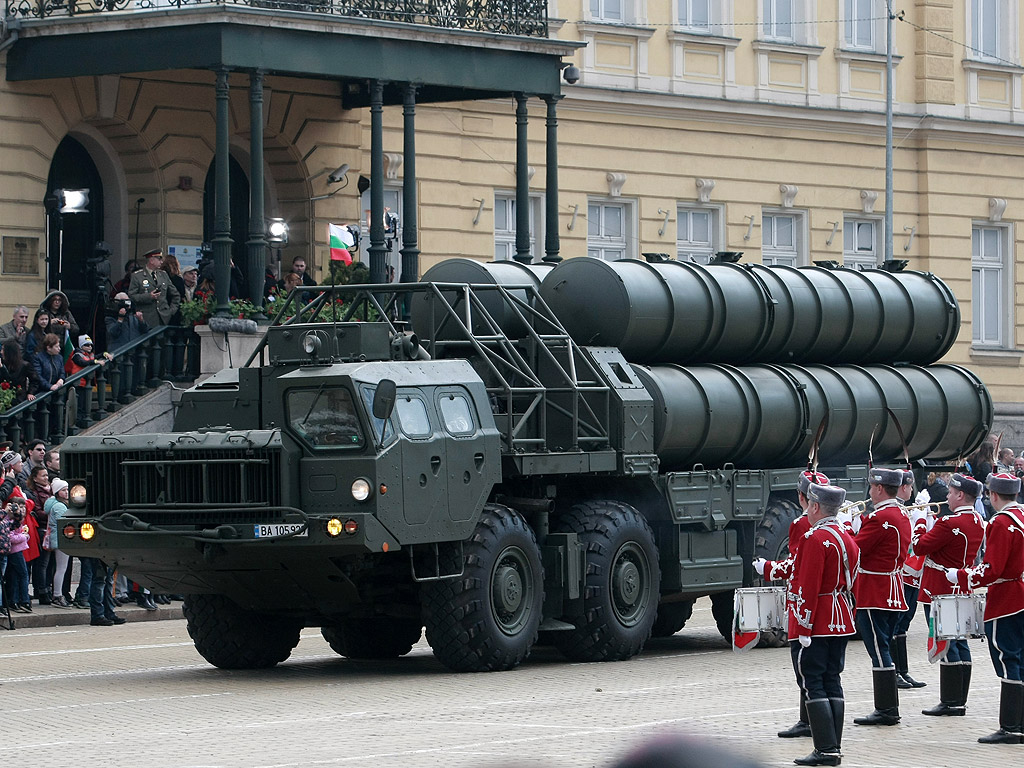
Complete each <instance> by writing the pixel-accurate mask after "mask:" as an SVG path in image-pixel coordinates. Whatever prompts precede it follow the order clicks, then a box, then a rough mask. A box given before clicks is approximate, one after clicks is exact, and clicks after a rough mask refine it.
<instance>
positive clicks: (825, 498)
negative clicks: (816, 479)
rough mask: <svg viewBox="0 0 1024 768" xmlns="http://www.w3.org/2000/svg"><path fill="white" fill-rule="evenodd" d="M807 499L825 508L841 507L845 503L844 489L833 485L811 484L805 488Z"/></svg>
mask: <svg viewBox="0 0 1024 768" xmlns="http://www.w3.org/2000/svg"><path fill="white" fill-rule="evenodd" d="M807 498H808V499H810V500H811V501H816V502H818V503H819V504H821V505H823V506H826V507H841V506H843V502H844V501H846V489H845V488H839V487H837V486H834V485H818V484H816V483H811V484H810V485H809V486H808V487H807Z"/></svg>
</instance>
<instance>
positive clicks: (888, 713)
mask: <svg viewBox="0 0 1024 768" xmlns="http://www.w3.org/2000/svg"><path fill="white" fill-rule="evenodd" d="M871 686H872V688H873V690H874V694H875V711H874V712H872V713H871V714H870V715H868V716H867V717H855V718H854V719H853V722H854V724H855V725H896V724H897V723H898V722H899V721H900V694H899V691H898V690H897V688H896V669H895V668H894V667H887V668H885V669H872V670H871Z"/></svg>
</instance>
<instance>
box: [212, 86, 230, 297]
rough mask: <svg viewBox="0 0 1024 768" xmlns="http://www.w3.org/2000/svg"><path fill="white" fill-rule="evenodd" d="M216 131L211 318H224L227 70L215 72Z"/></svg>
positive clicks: (227, 212)
mask: <svg viewBox="0 0 1024 768" xmlns="http://www.w3.org/2000/svg"><path fill="white" fill-rule="evenodd" d="M215 93H216V96H217V114H216V123H217V126H216V130H217V139H216V147H215V153H216V155H215V158H214V161H215V168H214V181H215V187H216V195H215V197H214V208H213V263H214V275H215V277H216V282H217V290H216V296H215V300H216V304H217V306H216V309H215V314H216V315H217V316H219V317H228V316H229V315H230V314H231V310H230V306H229V304H230V300H231V286H230V283H231V245H232V242H233V241H232V240H231V186H230V181H229V179H228V173H229V171H228V152H229V151H230V150H229V148H228V131H229V130H230V123H229V122H228V99H229V98H230V91H229V89H228V70H227V68H225V67H221V68H219V69H218V70H217V85H216V88H215Z"/></svg>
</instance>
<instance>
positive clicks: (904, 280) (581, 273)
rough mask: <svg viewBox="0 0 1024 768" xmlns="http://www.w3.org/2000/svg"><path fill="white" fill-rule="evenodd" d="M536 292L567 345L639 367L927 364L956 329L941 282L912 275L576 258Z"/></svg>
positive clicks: (956, 315)
mask: <svg viewBox="0 0 1024 768" xmlns="http://www.w3.org/2000/svg"><path fill="white" fill-rule="evenodd" d="M541 297H542V298H543V299H544V301H545V302H546V303H547V304H548V306H550V307H551V309H552V311H553V312H554V314H555V315H556V316H557V317H558V318H559V319H560V320H561V322H562V324H563V325H564V326H565V327H566V330H568V332H569V334H570V335H571V336H572V337H573V339H574V340H575V341H576V342H577V343H579V344H587V345H597V346H614V347H618V348H619V349H620V350H621V351H622V353H623V355H624V356H625V357H626V359H627V360H629V361H631V362H634V363H643V364H656V363H679V364H693V363H704V362H712V363H731V364H743V363H799V364H812V363H828V364H839V363H848V364H855V365H868V364H872V363H894V362H897V363H903V362H906V363H913V364H916V365H929V364H931V363H933V362H935V361H936V360H938V359H939V358H941V357H942V356H943V355H944V354H945V353H946V352H947V351H948V350H949V348H950V347H951V346H952V344H953V342H954V340H955V339H956V334H957V331H958V330H959V327H960V310H959V308H958V306H957V302H956V299H955V297H954V295H953V293H952V292H951V291H950V290H949V288H948V286H946V284H945V283H943V282H942V281H941V280H939V278H937V277H935V276H934V275H932V274H930V273H925V272H914V271H904V272H887V271H885V270H866V271H863V272H858V271H854V270H850V269H825V268H821V267H787V266H769V267H766V266H763V265H760V264H756V265H752V264H729V263H722V264H711V265H707V266H704V265H699V264H690V263H687V262H681V261H665V262H658V263H650V264H649V263H647V262H646V261H640V260H637V259H623V260H620V261H612V262H609V261H603V260H601V259H594V258H577V259H569V260H566V261H563V262H561V263H560V264H558V265H557V266H556V267H554V268H553V269H552V270H550V271H549V272H548V273H547V275H546V277H544V281H543V284H542V286H541Z"/></svg>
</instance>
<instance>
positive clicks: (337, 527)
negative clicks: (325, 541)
mask: <svg viewBox="0 0 1024 768" xmlns="http://www.w3.org/2000/svg"><path fill="white" fill-rule="evenodd" d="M343 530H344V528H343V526H342V524H341V520H339V519H338V518H336V517H332V518H331V519H330V520H328V521H327V535H328V536H340V535H341V532H342V531H343Z"/></svg>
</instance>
